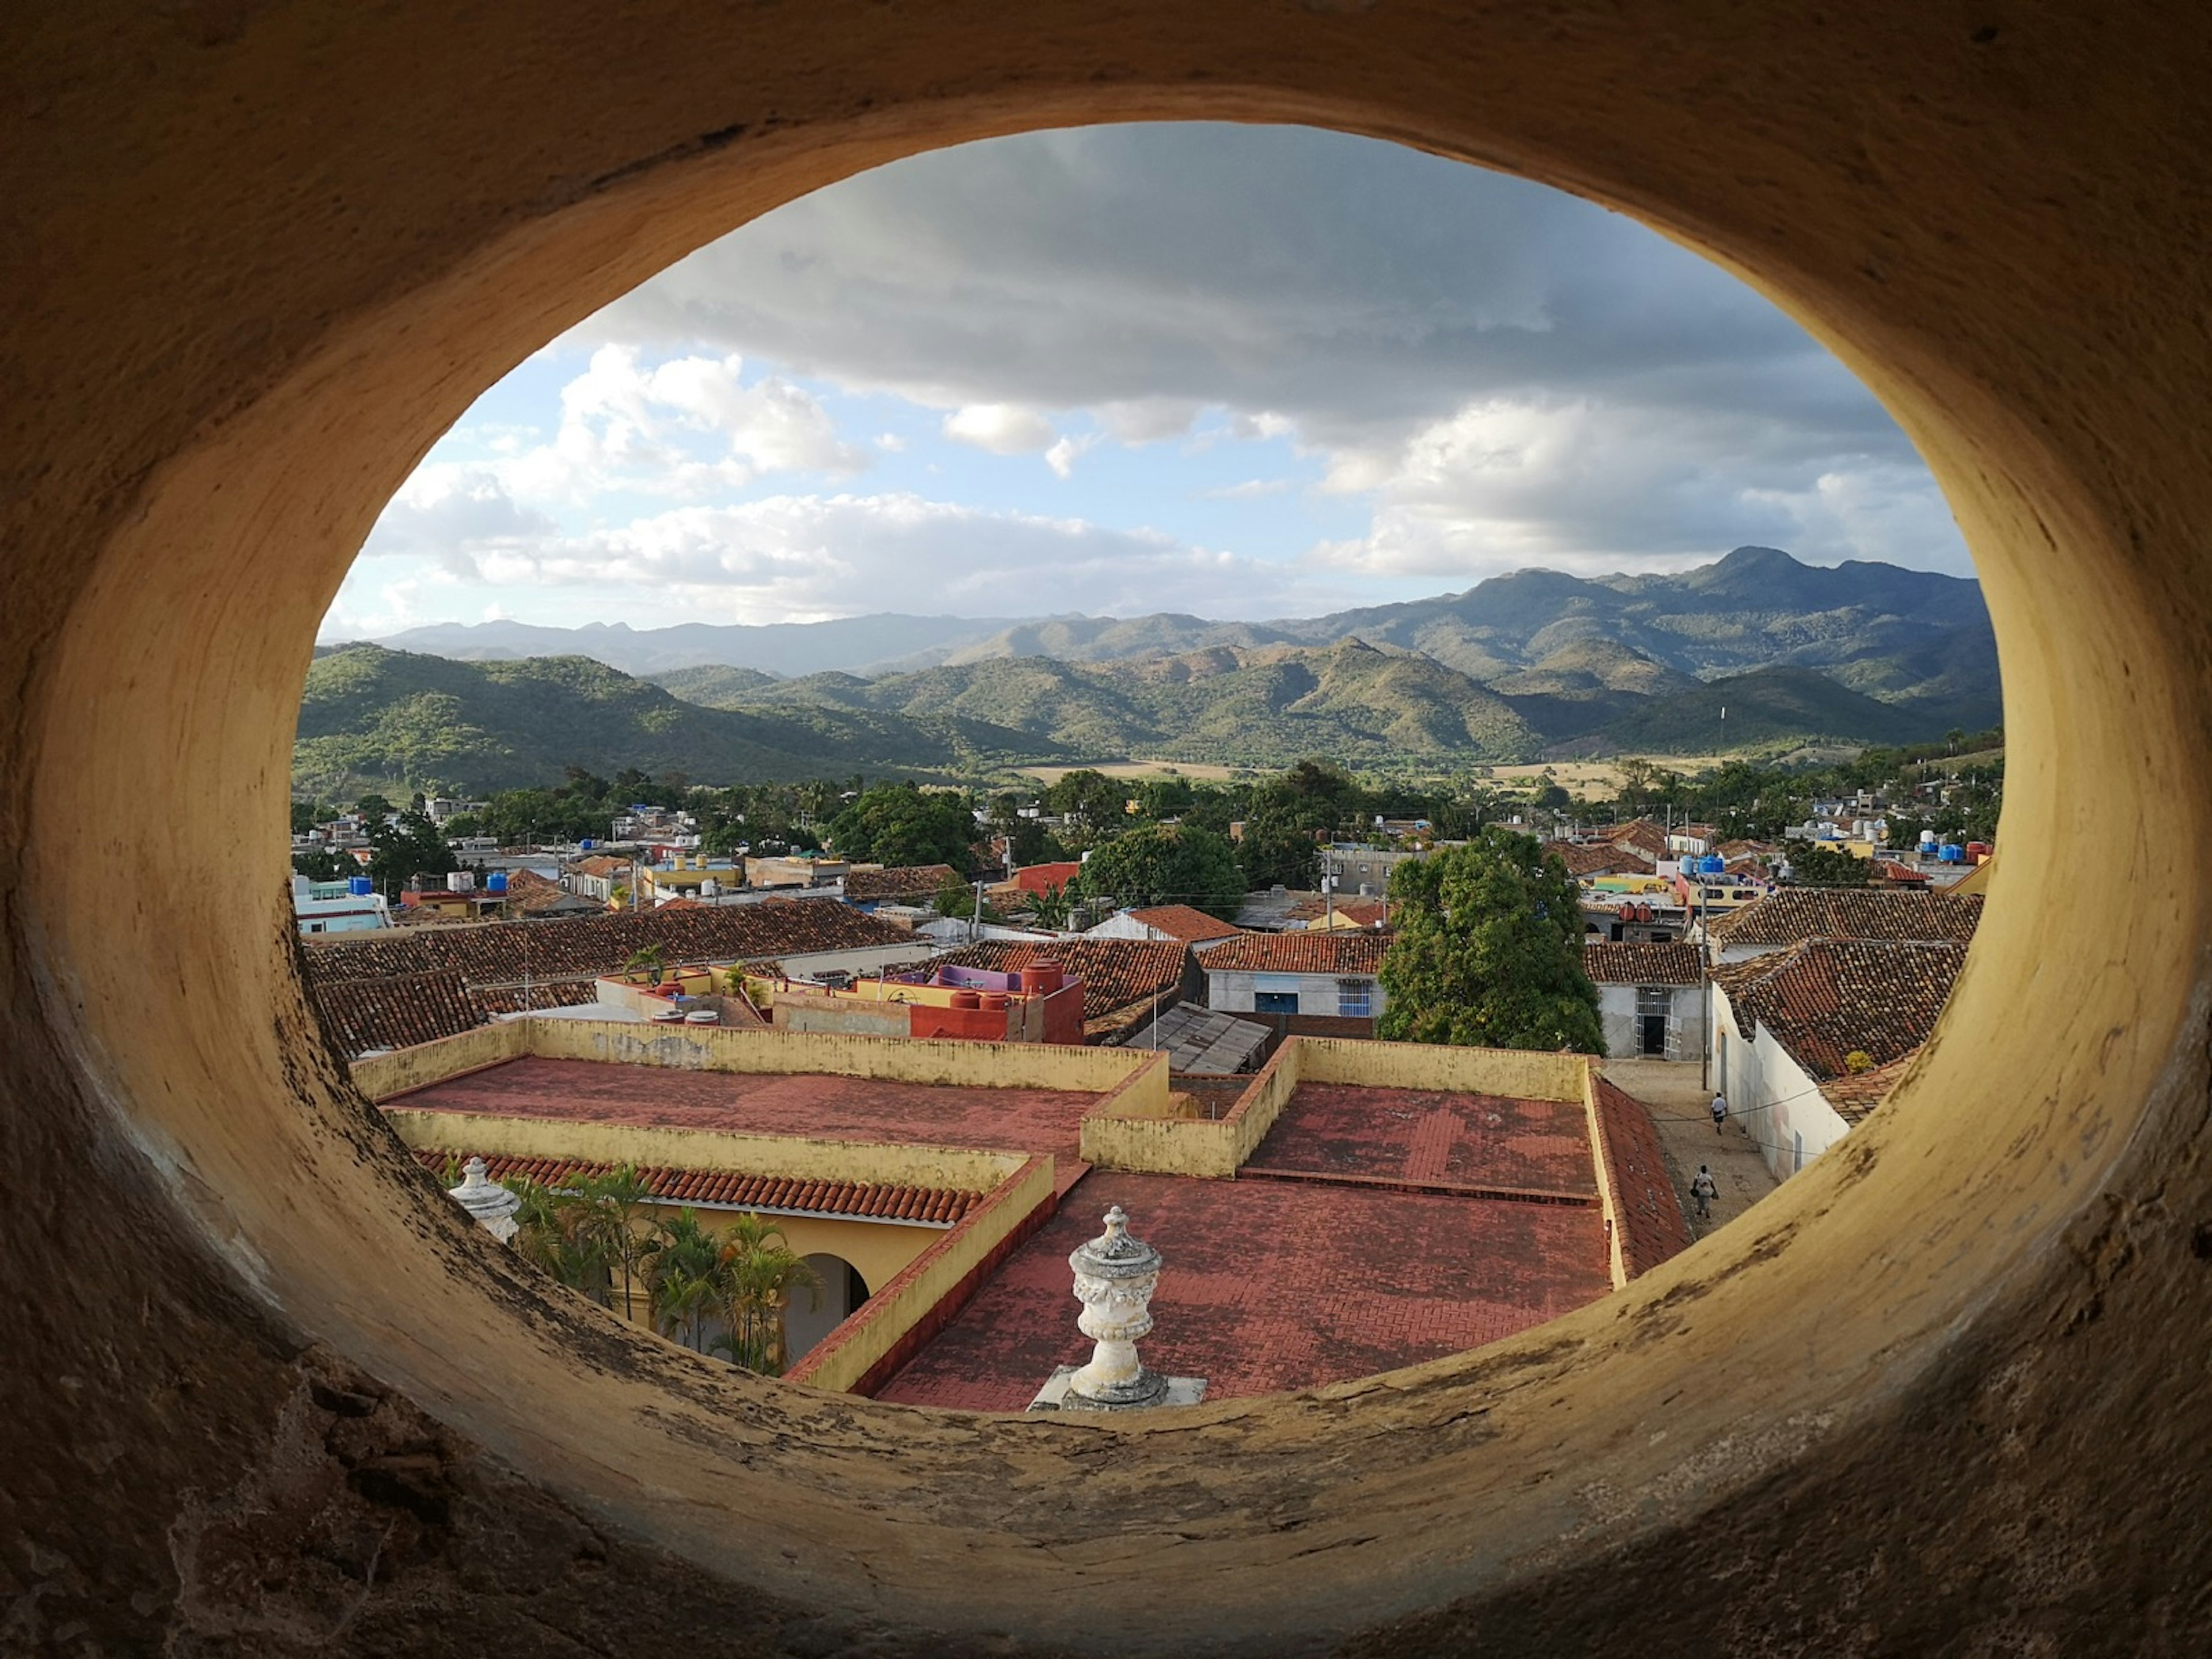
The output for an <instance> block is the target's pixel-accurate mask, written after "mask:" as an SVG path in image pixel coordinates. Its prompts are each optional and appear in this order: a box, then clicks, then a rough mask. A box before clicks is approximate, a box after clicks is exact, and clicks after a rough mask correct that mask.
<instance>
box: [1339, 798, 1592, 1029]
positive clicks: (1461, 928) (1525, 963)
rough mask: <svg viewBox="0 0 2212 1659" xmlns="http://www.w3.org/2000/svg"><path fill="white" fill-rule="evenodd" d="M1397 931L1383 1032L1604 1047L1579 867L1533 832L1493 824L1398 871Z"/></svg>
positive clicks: (1388, 965) (1393, 891)
mask: <svg viewBox="0 0 2212 1659" xmlns="http://www.w3.org/2000/svg"><path fill="white" fill-rule="evenodd" d="M1390 908H1391V915H1392V916H1393V918H1394V919H1395V921H1396V923H1397V927H1398V933H1397V937H1396V938H1395V939H1394V940H1393V941H1392V942H1391V945H1390V948H1389V951H1386V952H1385V953H1384V955H1383V968H1382V974H1381V978H1382V981H1383V992H1384V994H1385V1000H1384V1006H1383V1014H1382V1017H1381V1018H1380V1019H1379V1020H1378V1021H1377V1022H1376V1035H1378V1036H1383V1037H1384V1038H1388V1039H1390V1040H1392V1041H1396V1042H1449V1043H1458V1044H1463V1045H1468V1046H1474V1047H1482V1048H1541V1049H1547V1050H1556V1049H1571V1050H1573V1051H1574V1052H1577V1053H1579V1054H1603V1053H1604V1052H1605V1030H1604V1026H1603V1024H1601V1021H1600V1020H1599V1018H1598V999H1597V987H1595V985H1593V984H1591V982H1590V978H1589V975H1588V974H1587V973H1585V972H1584V971H1583V952H1582V933H1583V921H1582V907H1581V902H1580V899H1579V896H1578V894H1577V889H1576V886H1575V882H1574V878H1572V877H1571V876H1570V875H1568V873H1567V870H1566V866H1565V865H1564V864H1562V863H1560V862H1559V856H1558V855H1557V854H1551V853H1547V852H1546V851H1545V850H1544V848H1543V846H1542V843H1541V842H1538V841H1537V840H1536V838H1535V837H1534V836H1523V835H1517V834H1516V833H1514V832H1513V831H1511V830H1510V829H1502V828H1500V827H1498V825H1495V824H1492V825H1491V826H1490V827H1488V828H1486V829H1484V830H1483V831H1482V832H1481V834H1480V836H1477V837H1476V838H1475V839H1474V840H1473V841H1471V842H1468V844H1467V845H1466V846H1464V847H1449V848H1443V849H1442V850H1441V851H1439V852H1437V853H1436V854H1432V855H1431V856H1430V857H1428V858H1425V859H1419V860H1409V861H1408V862H1407V863H1404V864H1401V865H1400V866H1398V867H1397V869H1396V870H1395V871H1394V872H1392V873H1391V877H1390Z"/></svg>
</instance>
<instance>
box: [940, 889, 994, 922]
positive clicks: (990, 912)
mask: <svg viewBox="0 0 2212 1659" xmlns="http://www.w3.org/2000/svg"><path fill="white" fill-rule="evenodd" d="M931 902H932V903H933V905H935V906H936V908H937V914H938V915H940V916H956V917H958V918H959V919H960V920H962V921H967V920H968V919H969V918H970V917H973V918H974V919H975V921H1005V920H1006V918H1005V917H1004V916H1002V915H1000V914H999V911H998V909H997V908H996V907H994V905H993V904H992V903H991V902H990V901H989V900H988V899H986V900H984V901H983V902H982V903H981V906H980V907H979V906H978V905H977V903H976V902H975V889H974V888H973V887H971V886H969V884H967V883H966V882H962V881H948V882H946V883H945V885H944V886H942V887H940V888H939V889H938V890H937V896H936V897H935V898H934V899H933V900H932V901H931Z"/></svg>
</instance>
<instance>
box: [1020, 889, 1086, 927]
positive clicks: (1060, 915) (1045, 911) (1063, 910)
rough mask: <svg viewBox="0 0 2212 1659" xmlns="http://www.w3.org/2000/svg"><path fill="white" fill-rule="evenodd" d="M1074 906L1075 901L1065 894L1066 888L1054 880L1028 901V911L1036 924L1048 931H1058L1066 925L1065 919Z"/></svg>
mask: <svg viewBox="0 0 2212 1659" xmlns="http://www.w3.org/2000/svg"><path fill="white" fill-rule="evenodd" d="M1074 908H1075V902H1074V901H1073V899H1071V898H1069V897H1068V896H1067V888H1066V885H1065V884H1061V883H1058V882H1055V883H1054V884H1052V885H1051V886H1049V887H1047V888H1046V889H1045V890H1044V891H1042V893H1039V894H1038V895H1037V896H1036V897H1035V898H1033V899H1031V900H1030V914H1031V915H1034V916H1035V917H1036V925H1037V926H1038V927H1042V928H1044V929H1046V930H1047V931H1048V932H1050V933H1058V932H1060V930H1061V929H1063V928H1065V927H1066V926H1067V919H1068V917H1069V915H1071V914H1073V911H1074Z"/></svg>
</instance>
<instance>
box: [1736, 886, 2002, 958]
mask: <svg viewBox="0 0 2212 1659" xmlns="http://www.w3.org/2000/svg"><path fill="white" fill-rule="evenodd" d="M1981 919H1982V900H1981V896H1980V895H1979V894H1978V893H1972V894H1966V895H1964V896H1961V895H1960V894H1956V893H1908V892H1900V891H1890V890H1882V889H1878V888H1838V887H1785V888H1784V889H1782V890H1781V891H1779V892H1777V893H1770V894H1768V895H1767V896H1765V898H1763V899H1760V900H1759V901H1758V902H1756V903H1753V904H1747V905H1745V906H1744V907H1743V908H1741V910H1731V911H1729V913H1728V915H1724V916H1717V917H1716V918H1714V920H1713V921H1711V923H1709V924H1708V925H1707V927H1706V929H1705V932H1706V937H1708V938H1709V939H1711V940H1712V942H1713V943H1714V944H1716V945H1723V946H1729V945H1734V946H1746V945H1748V946H1754V947H1757V946H1774V945H1795V944H1796V943H1798V942H1799V941H1800V940H1801V939H1887V940H1890V941H1892V942H1896V943H1906V942H1913V941H1919V942H1924V943H1937V942H1940V943H1944V944H1956V945H1964V944H1966V942H1967V941H1968V940H1969V939H1972V938H1973V936H1974V928H1975V926H1976V924H1978V922H1979V921H1981Z"/></svg>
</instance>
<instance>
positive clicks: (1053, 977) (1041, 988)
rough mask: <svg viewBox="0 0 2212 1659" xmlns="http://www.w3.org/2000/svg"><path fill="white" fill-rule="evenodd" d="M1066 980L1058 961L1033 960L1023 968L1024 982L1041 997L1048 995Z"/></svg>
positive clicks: (1027, 987)
mask: <svg viewBox="0 0 2212 1659" xmlns="http://www.w3.org/2000/svg"><path fill="white" fill-rule="evenodd" d="M1065 983H1066V980H1065V978H1064V977H1063V970H1062V969H1061V968H1060V964H1059V963H1056V962H1033V963H1030V965H1029V966H1028V967H1027V968H1025V969H1023V970H1022V984H1023V986H1024V988H1026V989H1027V990H1029V991H1030V992H1031V993H1033V994H1036V995H1037V996H1041V997H1048V996H1050V995H1051V994H1053V993H1054V991H1057V990H1058V989H1060V987H1061V986H1062V985H1063V984H1065Z"/></svg>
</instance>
